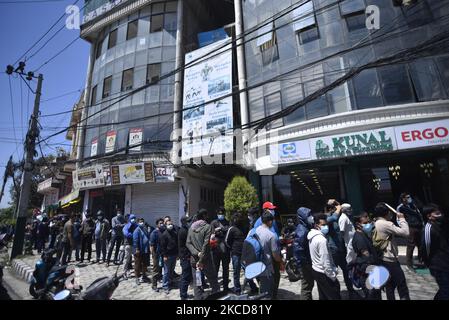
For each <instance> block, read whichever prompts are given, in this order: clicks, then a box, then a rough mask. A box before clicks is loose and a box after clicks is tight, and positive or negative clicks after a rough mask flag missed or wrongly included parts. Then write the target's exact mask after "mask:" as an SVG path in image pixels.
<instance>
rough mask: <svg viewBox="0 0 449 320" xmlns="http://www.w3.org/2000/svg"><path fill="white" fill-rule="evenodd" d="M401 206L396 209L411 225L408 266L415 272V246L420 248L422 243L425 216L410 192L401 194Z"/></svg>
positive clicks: (407, 255) (407, 256) (407, 257)
mask: <svg viewBox="0 0 449 320" xmlns="http://www.w3.org/2000/svg"><path fill="white" fill-rule="evenodd" d="M399 199H400V200H399V201H400V203H399V206H398V207H397V209H396V211H398V212H400V213H402V214H403V215H404V217H405V220H406V221H407V223H408V227H409V236H408V238H407V240H408V243H407V253H406V259H407V268H408V269H409V270H410V271H412V272H415V269H414V268H413V251H414V250H415V247H417V248H419V246H420V244H421V233H422V229H423V227H424V221H423V217H422V215H421V212H420V211H419V209H418V207H417V206H416V204H415V203H414V201H413V199H412V197H411V196H410V194H408V193H401V195H400V196H399Z"/></svg>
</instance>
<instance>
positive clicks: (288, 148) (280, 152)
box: [270, 140, 312, 164]
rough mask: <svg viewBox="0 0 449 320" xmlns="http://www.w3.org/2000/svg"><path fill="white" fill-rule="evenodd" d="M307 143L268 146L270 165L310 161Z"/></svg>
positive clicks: (306, 141)
mask: <svg viewBox="0 0 449 320" xmlns="http://www.w3.org/2000/svg"><path fill="white" fill-rule="evenodd" d="M311 157H312V156H311V154H310V145H309V141H308V140H305V141H294V142H286V143H280V144H278V145H270V158H271V163H277V164H281V163H289V162H299V161H306V160H310V158H311Z"/></svg>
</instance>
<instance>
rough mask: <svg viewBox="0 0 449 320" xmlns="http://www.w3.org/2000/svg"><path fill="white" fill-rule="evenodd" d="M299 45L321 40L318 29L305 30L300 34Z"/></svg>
mask: <svg viewBox="0 0 449 320" xmlns="http://www.w3.org/2000/svg"><path fill="white" fill-rule="evenodd" d="M298 37H299V43H300V44H306V43H309V42H312V41H315V40H318V39H319V38H320V34H319V32H318V27H316V26H315V27H312V28H308V29H303V30H301V31H300V32H298Z"/></svg>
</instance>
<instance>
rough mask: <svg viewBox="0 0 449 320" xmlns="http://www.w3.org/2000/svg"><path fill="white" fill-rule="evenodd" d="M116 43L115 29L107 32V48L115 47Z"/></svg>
mask: <svg viewBox="0 0 449 320" xmlns="http://www.w3.org/2000/svg"><path fill="white" fill-rule="evenodd" d="M116 44H117V29H115V30H113V31H111V32H110V33H109V41H108V49H111V48H113V47H115V45H116Z"/></svg>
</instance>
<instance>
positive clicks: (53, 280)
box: [29, 249, 71, 300]
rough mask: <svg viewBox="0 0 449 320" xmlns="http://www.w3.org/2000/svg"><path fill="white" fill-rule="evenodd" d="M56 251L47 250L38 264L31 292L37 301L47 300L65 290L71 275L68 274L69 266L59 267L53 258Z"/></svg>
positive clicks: (32, 280) (31, 284) (34, 272)
mask: <svg viewBox="0 0 449 320" xmlns="http://www.w3.org/2000/svg"><path fill="white" fill-rule="evenodd" d="M55 253H56V250H54V249H48V250H45V251H44V252H43V253H42V255H41V259H40V260H38V261H37V262H36V265H35V267H34V271H33V277H32V279H31V283H30V287H29V292H30V294H31V296H33V298H35V299H40V300H46V299H49V298H50V296H51V294H55V293H57V292H59V291H61V290H64V288H65V281H66V279H67V277H68V276H70V275H71V273H67V265H64V266H59V265H57V259H56V258H54V257H53V255H54V254H55Z"/></svg>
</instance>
